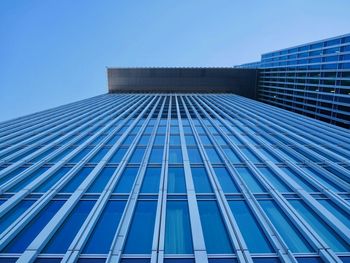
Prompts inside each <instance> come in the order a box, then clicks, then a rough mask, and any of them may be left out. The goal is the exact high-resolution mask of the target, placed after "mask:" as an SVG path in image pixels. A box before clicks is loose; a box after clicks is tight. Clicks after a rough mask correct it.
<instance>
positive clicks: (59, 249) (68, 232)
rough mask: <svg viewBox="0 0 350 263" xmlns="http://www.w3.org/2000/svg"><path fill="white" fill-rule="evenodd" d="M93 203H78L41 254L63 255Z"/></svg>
mask: <svg viewBox="0 0 350 263" xmlns="http://www.w3.org/2000/svg"><path fill="white" fill-rule="evenodd" d="M94 204H95V201H79V202H78V204H77V205H76V207H75V208H74V209H73V211H72V212H71V213H70V215H69V216H68V218H67V219H66V220H65V221H64V222H63V224H62V225H61V227H60V228H59V229H58V230H57V231H56V233H55V234H54V235H53V236H52V238H51V239H50V241H49V242H48V243H47V245H46V246H45V248H44V249H43V251H42V253H45V254H63V253H66V251H67V249H68V247H69V245H70V244H71V242H72V241H73V239H74V238H75V235H76V234H77V233H78V231H79V229H80V227H81V226H82V224H83V223H84V221H85V219H86V217H87V216H88V214H89V213H90V211H91V209H92V207H93V206H94Z"/></svg>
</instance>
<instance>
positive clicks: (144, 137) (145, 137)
mask: <svg viewBox="0 0 350 263" xmlns="http://www.w3.org/2000/svg"><path fill="white" fill-rule="evenodd" d="M149 138H150V136H149V135H142V136H141V138H140V140H139V145H147V144H148V141H149Z"/></svg>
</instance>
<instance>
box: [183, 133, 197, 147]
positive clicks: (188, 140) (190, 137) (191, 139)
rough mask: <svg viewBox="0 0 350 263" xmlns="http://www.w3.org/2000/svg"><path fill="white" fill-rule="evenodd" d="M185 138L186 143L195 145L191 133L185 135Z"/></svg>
mask: <svg viewBox="0 0 350 263" xmlns="http://www.w3.org/2000/svg"><path fill="white" fill-rule="evenodd" d="M185 140H186V144H187V145H196V141H195V139H194V136H192V135H186V136H185Z"/></svg>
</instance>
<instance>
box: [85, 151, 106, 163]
mask: <svg viewBox="0 0 350 263" xmlns="http://www.w3.org/2000/svg"><path fill="white" fill-rule="evenodd" d="M109 150H110V149H109V148H101V149H100V150H99V151H98V152H97V153H96V154H95V155H94V157H92V158H91V159H90V160H89V163H98V162H100V161H101V160H102V158H103V157H105V155H106V153H107V152H108V151H109Z"/></svg>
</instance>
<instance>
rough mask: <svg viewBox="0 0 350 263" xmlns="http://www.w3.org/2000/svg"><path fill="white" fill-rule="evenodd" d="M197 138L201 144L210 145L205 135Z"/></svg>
mask: <svg viewBox="0 0 350 263" xmlns="http://www.w3.org/2000/svg"><path fill="white" fill-rule="evenodd" d="M199 138H200V139H201V142H202V144H204V145H211V141H210V140H209V138H208V136H207V135H200V136H199Z"/></svg>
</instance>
